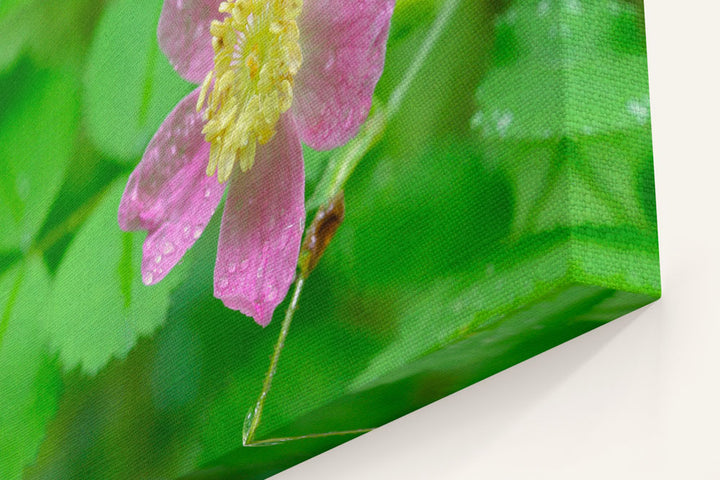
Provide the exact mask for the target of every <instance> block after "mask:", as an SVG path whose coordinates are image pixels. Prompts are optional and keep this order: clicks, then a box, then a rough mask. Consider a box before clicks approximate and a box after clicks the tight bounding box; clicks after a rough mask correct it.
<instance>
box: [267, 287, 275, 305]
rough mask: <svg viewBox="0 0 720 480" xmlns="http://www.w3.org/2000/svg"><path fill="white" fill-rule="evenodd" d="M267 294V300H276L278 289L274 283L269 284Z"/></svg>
mask: <svg viewBox="0 0 720 480" xmlns="http://www.w3.org/2000/svg"><path fill="white" fill-rule="evenodd" d="M266 296H267V301H268V302H272V301H273V300H275V299H276V298H277V289H276V288H275V287H273V286H272V285H271V286H269V287H268V289H267V292H266Z"/></svg>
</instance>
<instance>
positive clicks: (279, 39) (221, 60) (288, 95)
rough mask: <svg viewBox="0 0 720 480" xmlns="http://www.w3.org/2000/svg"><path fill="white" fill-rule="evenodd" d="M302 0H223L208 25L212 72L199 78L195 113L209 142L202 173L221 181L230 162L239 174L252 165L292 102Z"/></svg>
mask: <svg viewBox="0 0 720 480" xmlns="http://www.w3.org/2000/svg"><path fill="white" fill-rule="evenodd" d="M302 3H303V2H302V0H264V1H261V0H229V1H226V2H222V3H221V4H220V13H224V14H227V16H226V17H225V18H224V19H223V21H217V20H216V21H214V22H213V23H212V25H211V26H210V33H211V34H212V36H213V40H212V41H213V49H214V50H215V59H214V60H215V68H214V69H213V70H211V71H210V72H209V73H208V74H207V76H206V77H205V81H204V82H203V85H202V89H201V92H200V97H199V98H198V103H197V110H198V112H199V111H201V110H202V109H203V107H205V112H204V117H205V121H206V123H205V127H204V128H203V133H204V134H205V139H206V140H207V141H208V142H210V144H211V146H210V161H209V163H208V167H207V174H208V175H209V176H210V175H213V174H214V173H215V171H216V170H217V172H218V180H219V181H220V182H221V183H222V182H225V181H226V180H227V179H228V178H230V173H232V169H233V165H234V164H235V162H238V163H239V164H240V169H241V170H242V171H247V170H249V169H250V168H251V167H252V165H253V163H254V161H255V149H256V146H257V144H258V143H259V144H260V145H263V144H265V143H267V142H269V141H270V139H271V138H272V137H273V135H275V126H276V124H277V121H278V119H279V118H280V114H281V113H283V112H285V111H287V110H288V109H289V108H290V105H291V104H292V99H293V78H294V76H295V74H297V71H298V69H299V68H300V64H301V63H302V52H301V50H300V43H299V32H298V27H297V22H296V19H297V17H298V15H299V14H300V11H301V10H302Z"/></svg>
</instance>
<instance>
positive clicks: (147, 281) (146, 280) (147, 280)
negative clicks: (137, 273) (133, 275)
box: [142, 272, 153, 285]
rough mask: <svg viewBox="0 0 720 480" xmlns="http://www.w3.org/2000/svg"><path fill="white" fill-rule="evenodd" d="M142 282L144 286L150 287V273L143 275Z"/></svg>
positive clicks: (151, 280) (151, 276)
mask: <svg viewBox="0 0 720 480" xmlns="http://www.w3.org/2000/svg"><path fill="white" fill-rule="evenodd" d="M142 280H143V283H144V284H145V285H150V284H151V283H152V282H153V274H152V272H146V273H143V277H142Z"/></svg>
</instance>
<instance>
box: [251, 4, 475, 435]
mask: <svg viewBox="0 0 720 480" xmlns="http://www.w3.org/2000/svg"><path fill="white" fill-rule="evenodd" d="M460 2H461V0H448V1H447V2H445V3H444V4H443V6H442V9H441V11H440V13H439V14H438V16H437V18H436V19H435V21H434V23H433V25H432V26H431V27H430V31H429V33H428V35H427V37H425V40H424V41H423V43H422V45H421V46H420V48H419V50H418V53H417V55H416V56H415V58H414V59H413V61H412V63H411V64H410V67H408V69H407V71H406V72H405V75H404V76H403V79H402V80H401V81H400V83H399V84H398V85H397V87H395V90H394V91H393V92H392V94H391V95H390V98H389V100H388V103H387V106H386V107H385V108H382V107H379V106H376V107H375V108H374V110H373V112H371V114H370V115H369V117H368V119H367V121H366V122H365V125H363V128H362V130H361V132H360V134H359V135H358V136H357V137H356V138H355V139H353V140H351V141H350V142H349V143H348V144H347V145H346V146H345V147H344V148H342V149H339V150H338V152H339V153H338V154H337V155H333V157H331V159H330V160H329V162H328V166H327V168H326V169H325V173H324V174H323V176H322V179H321V181H320V183H319V185H318V186H317V188H316V189H315V191H314V192H313V195H312V197H311V198H310V200H309V201H308V204H307V207H306V208H307V210H311V209H314V208H318V207H321V206H324V205H327V204H328V203H329V202H331V201H332V199H333V198H335V196H336V195H338V194H339V193H340V191H342V190H343V189H344V187H345V183H346V182H347V180H348V179H349V178H350V176H351V175H352V173H353V172H354V171H355V167H357V165H358V163H359V162H360V160H361V159H362V158H363V157H364V156H365V155H366V154H367V152H368V151H369V150H370V149H371V148H372V147H373V146H374V145H375V144H376V143H377V142H378V141H379V140H380V139H381V138H382V136H383V134H384V133H385V127H386V125H387V123H388V122H389V121H390V119H391V118H392V117H393V116H394V115H395V114H396V113H397V112H398V111H399V110H400V106H401V105H402V102H403V100H404V99H405V96H406V95H407V93H408V91H409V90H410V86H411V85H412V83H413V82H414V81H415V78H416V77H417V74H418V73H419V72H420V70H421V69H422V66H423V64H424V63H425V60H427V57H428V55H429V54H430V52H431V51H432V49H433V48H434V47H435V45H436V43H437V41H438V39H439V38H440V36H441V34H442V32H443V30H444V29H445V27H446V26H447V23H448V21H449V20H450V18H452V16H453V14H454V13H455V11H456V10H457V7H458V5H459V4H460ZM301 253H302V252H301ZM309 273H310V272H304V271H300V272H299V274H298V277H297V280H296V281H295V290H294V292H293V296H292V300H291V301H290V305H289V306H288V309H287V312H285V318H284V320H283V323H282V327H281V329H280V335H279V336H278V339H277V342H276V343H275V348H274V350H273V354H272V357H271V360H270V366H269V367H268V371H267V373H266V374H265V379H264V381H263V388H262V391H261V392H260V396H259V397H258V399H257V401H256V403H255V407H254V408H253V409H251V410H250V412H248V415H247V417H246V419H245V425H244V428H243V445H244V446H246V447H250V446H269V445H275V444H278V443H283V442H288V441H293V440H305V439H311V438H323V437H330V436H336V435H355V434H361V433H367V432H369V431H371V430H373V429H372V428H364V429H357V430H345V431H337V432H323V433H314V434H308V435H301V436H296V437H280V438H272V439H267V440H258V441H255V440H254V439H255V433H256V432H257V429H258V427H259V426H260V420H261V419H262V412H263V408H264V406H265V399H266V398H267V395H268V393H269V392H270V388H271V387H272V381H273V378H274V376H275V373H276V372H277V366H278V362H279V361H280V354H281V352H282V349H283V347H284V346H285V340H286V339H287V336H288V333H289V331H290V324H291V323H292V319H293V316H294V315H295V311H296V310H297V308H298V301H299V298H300V293H301V292H302V288H303V286H304V284H305V280H306V279H307V276H308V275H309Z"/></svg>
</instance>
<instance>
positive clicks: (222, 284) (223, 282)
mask: <svg viewBox="0 0 720 480" xmlns="http://www.w3.org/2000/svg"><path fill="white" fill-rule="evenodd" d="M228 283H229V282H228V279H227V278H224V277H223V278H221V279H220V280H218V287H220V288H226V287H227V286H228Z"/></svg>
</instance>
